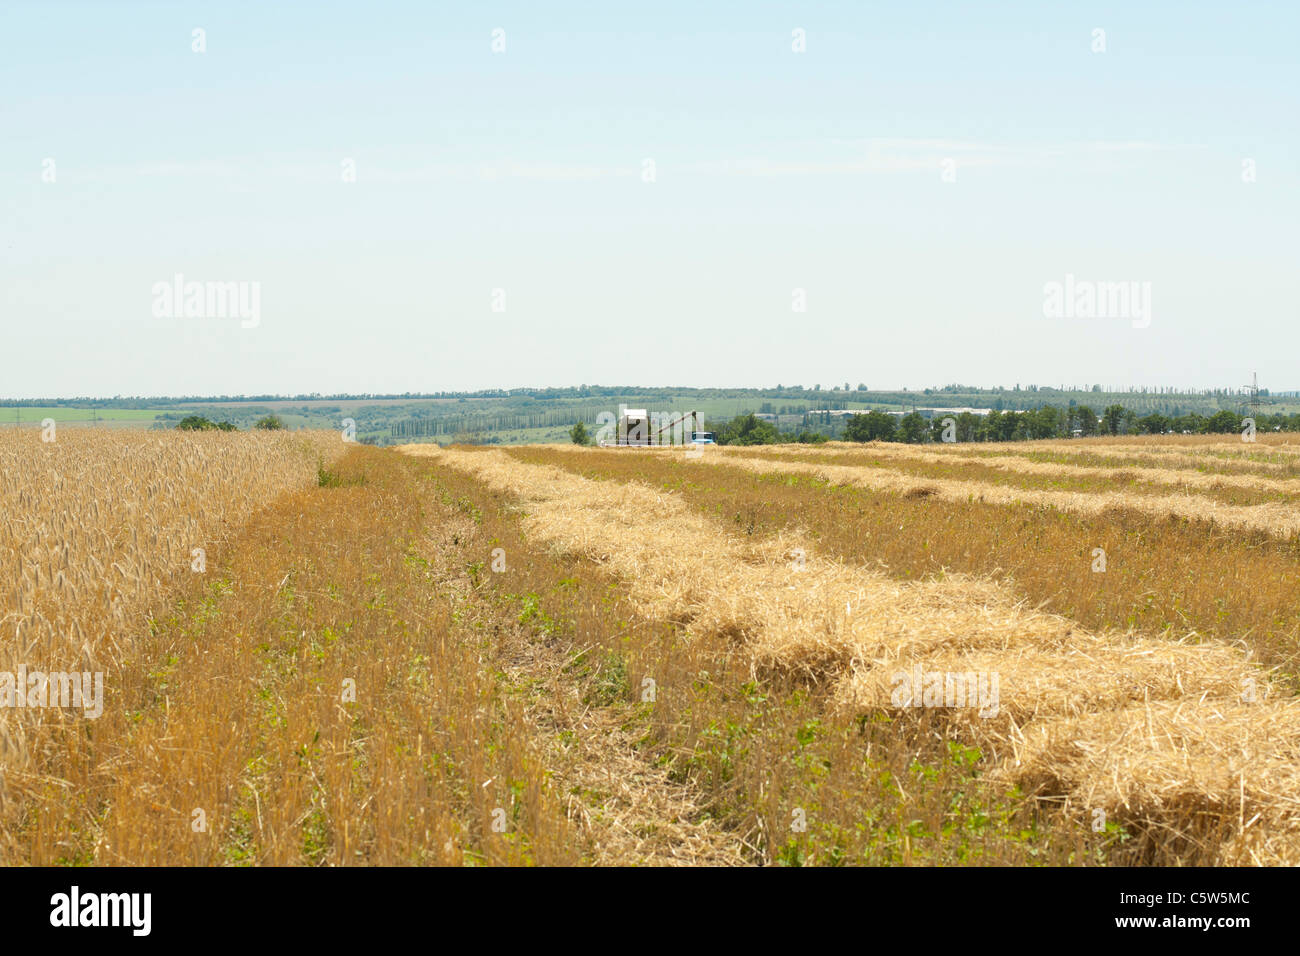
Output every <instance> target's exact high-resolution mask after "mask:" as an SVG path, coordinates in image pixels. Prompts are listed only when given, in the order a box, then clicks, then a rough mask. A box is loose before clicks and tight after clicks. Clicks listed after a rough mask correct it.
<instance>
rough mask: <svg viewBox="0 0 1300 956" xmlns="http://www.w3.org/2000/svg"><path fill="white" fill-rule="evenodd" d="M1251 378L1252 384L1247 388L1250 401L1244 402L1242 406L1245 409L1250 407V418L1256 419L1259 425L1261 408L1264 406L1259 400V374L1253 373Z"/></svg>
mask: <svg viewBox="0 0 1300 956" xmlns="http://www.w3.org/2000/svg"><path fill="white" fill-rule="evenodd" d="M1250 377H1251V384H1249V385H1247V386H1245V388H1246V394H1247V395H1248V396H1249V397H1250V401H1248V402H1243V403H1242V404H1243V406H1244V407H1248V408H1249V409H1250V417H1251V418H1253V419H1255V422H1256V424H1258V423H1259V408H1260V405H1262V404H1263V403H1262V402H1261V401H1260V400H1259V373H1258V372H1252V373H1251V376H1250Z"/></svg>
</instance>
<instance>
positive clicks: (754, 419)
mask: <svg viewBox="0 0 1300 956" xmlns="http://www.w3.org/2000/svg"><path fill="white" fill-rule="evenodd" d="M713 440H714V441H716V442H717V443H718V444H719V445H774V444H776V443H777V442H779V441H780V440H781V436H780V433H779V432H777V430H776V426H775V425H773V424H772V423H771V422H768V421H764V420H763V419H761V418H759V417H758V416H756V415H755V414H754V413H753V412H750V413H749V414H747V415H737V416H736V417H735V418H733V419H732V420H731V421H730V422H728V423H727V424H725V425H723V426H722V427H720V428H715V429H713Z"/></svg>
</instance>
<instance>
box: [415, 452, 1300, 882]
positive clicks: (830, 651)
mask: <svg viewBox="0 0 1300 956" xmlns="http://www.w3.org/2000/svg"><path fill="white" fill-rule="evenodd" d="M404 450H406V451H408V453H413V454H430V455H436V456H437V457H438V458H439V461H440V462H441V463H442V464H445V465H449V466H451V467H454V468H457V469H460V470H463V471H466V472H468V473H470V474H472V475H474V476H475V477H477V478H478V479H479V480H481V481H483V482H484V483H486V484H487V485H489V486H490V487H492V488H494V489H496V490H499V491H502V492H506V493H508V494H510V495H512V496H513V497H515V498H516V499H517V500H518V502H519V504H520V506H521V507H522V508H523V509H524V511H525V518H524V522H525V526H526V528H527V530H528V533H529V534H530V535H532V536H534V537H536V538H537V539H539V540H541V541H544V542H547V543H549V544H550V545H551V546H552V547H554V548H556V549H558V550H560V551H564V552H567V553H570V554H576V555H582V556H585V557H588V558H590V559H592V560H595V561H598V562H600V563H602V564H604V565H605V566H606V567H608V569H609V570H610V571H611V572H613V573H614V574H616V575H618V576H619V577H620V578H622V579H623V580H624V581H626V582H627V587H628V588H629V590H630V592H631V594H632V595H634V596H635V597H636V598H637V599H638V600H639V601H641V602H642V603H643V606H644V607H645V608H646V609H647V612H648V613H652V614H656V615H659V616H662V617H665V618H668V619H672V620H676V621H678V622H680V623H681V624H683V625H684V626H685V628H686V631H687V633H688V634H721V635H727V636H731V637H733V638H734V639H735V640H736V641H737V642H738V643H740V644H742V645H743V646H744V647H746V648H747V649H748V650H749V652H750V653H751V655H752V660H753V667H754V669H755V671H756V672H757V671H778V672H782V673H786V674H802V675H804V676H805V677H807V678H812V679H816V680H822V681H825V682H827V683H829V684H830V685H831V686H832V687H833V689H834V696H835V699H836V700H837V701H838V703H839V704H840V705H841V706H843V707H846V708H850V709H853V710H858V711H862V710H880V711H887V712H892V713H894V714H895V716H896V717H898V718H903V717H905V716H906V714H907V713H909V712H914V711H913V709H911V708H909V707H907V706H906V705H905V704H904V705H902V706H900V705H899V702H898V701H897V700H895V699H894V698H893V695H892V691H893V689H894V686H895V685H894V675H895V674H896V673H898V672H899V671H902V670H908V669H911V668H913V667H915V666H918V665H919V666H921V667H922V668H923V670H924V671H926V672H945V673H948V672H951V673H959V674H970V673H983V674H997V675H998V679H999V699H998V705H999V706H998V710H997V714H996V716H980V714H979V712H978V710H977V709H975V708H970V707H967V708H965V709H952V710H948V709H946V708H945V711H944V713H945V715H946V716H947V717H948V718H949V719H950V720H951V721H953V722H955V723H956V725H957V727H956V728H955V732H960V733H961V734H963V735H965V736H969V737H973V738H974V739H976V740H977V741H978V742H980V743H981V744H982V745H984V746H986V747H988V748H989V749H990V750H991V751H992V752H994V753H997V754H1000V755H1002V756H1003V757H1004V763H1003V764H1002V766H1001V769H1000V771H999V774H1000V776H1001V777H1003V778H1005V779H1006V780H1008V781H1009V782H1015V783H1017V784H1018V785H1020V786H1021V787H1022V788H1025V789H1026V790H1027V791H1028V792H1032V793H1035V794H1037V795H1039V796H1041V797H1044V798H1046V799H1049V800H1053V801H1060V802H1063V803H1064V804H1065V805H1066V806H1067V808H1068V809H1069V810H1071V811H1072V812H1075V813H1079V814H1086V813H1089V812H1091V811H1092V810H1093V809H1096V808H1103V809H1105V810H1106V811H1107V812H1108V813H1109V814H1110V815H1111V818H1112V819H1118V820H1122V821H1132V822H1137V823H1139V824H1140V825H1142V827H1143V828H1144V830H1145V831H1146V832H1148V833H1149V834H1159V835H1160V839H1163V840H1168V841H1189V840H1192V841H1197V840H1202V841H1203V840H1208V839H1214V840H1218V841H1220V842H1223V841H1227V842H1226V844H1225V847H1226V849H1225V852H1227V853H1228V854H1229V855H1230V856H1231V858H1232V859H1234V860H1240V861H1244V862H1252V861H1255V862H1278V861H1283V860H1285V861H1289V862H1300V771H1297V770H1296V769H1295V767H1296V766H1297V761H1296V757H1297V754H1296V740H1297V738H1300V706H1298V705H1296V704H1295V703H1294V702H1293V701H1291V700H1288V699H1286V693H1285V691H1284V690H1282V689H1281V688H1279V687H1275V686H1274V685H1272V684H1271V683H1270V681H1269V678H1268V675H1267V674H1265V673H1264V672H1263V671H1262V670H1261V669H1259V668H1258V667H1255V666H1254V665H1252V664H1251V663H1250V661H1249V659H1248V657H1247V655H1246V654H1245V653H1243V652H1241V651H1240V650H1238V649H1237V648H1235V647H1232V646H1229V645H1225V644H1223V643H1219V642H1206V643H1203V644H1194V643H1180V642H1176V641H1167V640H1151V639H1144V638H1141V637H1137V636H1134V635H1131V634H1113V633H1100V634H1097V633H1090V632H1087V631H1085V630H1083V629H1080V628H1079V627H1077V626H1075V625H1074V624H1072V623H1071V622H1070V621H1068V620H1066V619H1065V618H1062V617H1059V616H1056V615H1050V614H1045V613H1043V612H1041V611H1037V610H1035V609H1032V608H1028V607H1025V606H1024V605H1023V604H1021V603H1019V602H1017V601H1016V599H1015V597H1014V595H1013V594H1012V593H1011V592H1010V591H1009V590H1008V589H1007V588H1005V587H1003V586H1002V585H999V584H996V583H994V582H992V581H989V580H987V579H981V578H974V577H965V576H950V577H945V578H940V579H932V580H927V581H919V582H909V583H900V582H898V581H894V580H891V579H889V578H887V577H886V576H885V575H883V574H882V573H880V572H878V571H875V570H871V569H865V568H857V567H849V566H845V565H843V564H840V563H838V562H834V561H828V560H825V559H822V558H820V557H818V556H816V555H814V554H812V553H810V550H809V549H808V548H807V546H806V544H805V543H802V542H800V541H798V540H795V539H792V538H781V537H778V538H765V539H762V540H756V541H752V542H751V541H748V540H746V539H743V538H741V537H739V536H735V535H731V534H729V533H727V532H726V531H724V530H723V529H722V528H721V526H720V525H719V524H717V523H716V522H714V521H712V520H711V519H708V518H705V517H704V516H702V515H700V514H698V513H696V512H695V511H693V510H691V509H689V508H687V507H686V506H685V505H684V504H683V503H682V501H681V500H680V499H678V498H677V497H676V496H674V495H672V494H668V493H664V492H661V491H658V490H656V489H653V488H651V487H649V486H646V485H641V484H638V483H627V484H622V483H616V482H597V481H591V480H588V479H584V478H581V477H578V476H576V475H573V474H571V473H569V472H565V471H563V470H561V469H558V468H555V467H552V466H546V465H531V464H525V463H522V462H520V461H518V460H517V459H513V458H511V457H509V456H507V455H505V454H503V453H500V452H486V453H484V452H466V451H460V450H446V451H438V450H436V449H435V448H431V447H429V446H408V448H407V449H404ZM622 453H625V452H593V454H622ZM726 460H727V461H729V462H732V463H735V462H745V461H747V462H748V465H747V466H749V467H753V468H755V469H759V468H761V467H762V465H764V464H773V463H771V462H768V463H764V462H760V461H757V460H755V459H748V460H746V459H741V458H732V457H730V456H728V458H727V459H726ZM846 470H850V469H846ZM925 484H933V483H932V482H926V483H925ZM1243 697H1250V698H1252V699H1254V700H1255V701H1256V703H1243V702H1242V699H1243Z"/></svg>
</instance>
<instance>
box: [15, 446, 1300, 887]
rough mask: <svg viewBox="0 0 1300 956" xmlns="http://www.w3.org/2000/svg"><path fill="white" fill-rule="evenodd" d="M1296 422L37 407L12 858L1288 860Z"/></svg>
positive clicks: (25, 481)
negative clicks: (345, 420) (675, 426)
mask: <svg viewBox="0 0 1300 956" xmlns="http://www.w3.org/2000/svg"><path fill="white" fill-rule="evenodd" d="M1295 451H1296V449H1293V448H1291V447H1290V446H1288V445H1286V444H1285V443H1283V442H1282V441H1280V440H1278V439H1276V438H1275V437H1272V436H1261V441H1260V442H1259V443H1258V444H1255V445H1246V444H1245V443H1242V446H1240V447H1239V446H1238V445H1233V444H1230V443H1226V442H1223V441H1221V440H1220V441H1209V440H1200V441H1188V440H1178V439H1146V440H1142V441H1135V440H1115V439H1109V440H1084V441H1073V442H1039V443H1023V444H1017V445H1005V446H980V445H975V446H943V445H933V446H899V445H845V444H837V443H832V444H829V445H822V446H815V447H808V446H780V447H775V446H766V447H741V448H735V447H730V448H714V449H709V450H708V451H706V452H705V453H703V454H701V455H698V456H696V455H690V456H688V455H685V454H683V453H682V451H681V449H590V448H581V447H575V446H521V447H517V448H511V449H505V450H503V449H486V448H476V447H463V446H453V447H449V448H438V447H437V446H432V445H407V446H403V447H402V448H401V449H400V451H392V450H382V449H376V448H370V447H363V446H357V445H349V444H347V443H345V442H342V441H340V439H339V436H338V435H337V434H332V433H305V432H301V433H285V432H266V433H220V432H206V433H199V434H194V433H190V434H188V435H187V434H184V433H177V432H167V433H133V432H125V431H114V432H104V431H99V430H93V429H83V430H76V429H66V430H61V431H60V432H59V433H58V436H57V440H56V441H53V442H43V441H41V437H40V434H39V433H38V432H36V431H19V430H10V431H6V432H4V433H0V463H3V472H4V474H5V475H6V478H7V481H6V482H5V484H4V486H3V489H2V490H0V496H3V500H4V506H5V507H4V509H3V512H2V513H3V515H4V520H3V523H2V524H0V535H3V538H4V547H3V549H0V567H2V568H3V571H4V572H5V573H4V580H5V581H6V588H5V592H4V594H3V597H2V598H0V604H2V608H0V613H2V615H3V620H4V628H3V640H4V644H3V654H4V664H3V666H2V667H0V674H3V673H4V672H6V671H7V672H9V673H12V674H20V673H27V672H35V671H41V672H60V671H75V672H86V673H89V672H97V673H102V674H103V688H104V689H103V700H102V714H93V715H91V714H90V712H89V711H86V712H83V711H81V710H78V709H77V708H76V707H68V706H67V705H66V701H65V702H64V706H57V705H56V701H55V700H54V698H53V697H51V698H50V700H49V706H44V705H41V706H30V707H28V706H14V701H9V702H8V706H4V707H0V740H2V741H3V753H2V754H0V768H2V770H3V773H2V776H0V782H2V785H3V786H2V789H0V837H2V839H0V854H2V855H3V859H4V861H5V862H7V863H11V864H12V863H33V864H129V865H147V864H151V865H174V864H188V865H203V866H215V865H376V864H380V865H428V864H435V865H466V864H497V865H531V864H538V865H564V864H592V865H625V864H650V865H699V864H707V865H745V864H759V865H766V864H785V865H793V864H831V865H838V864H845V863H850V864H887V865H900V864H901V865H963V864H970V863H974V864H989V863H1009V864H1026V863H1035V864H1049V865H1095V864H1109V865H1137V864H1152V863H1156V864H1209V865H1239V864H1254V865H1275V864H1295V863H1300V774H1298V773H1297V771H1296V767H1297V766H1300V762H1298V761H1297V757H1300V753H1297V750H1298V749H1300V702H1297V699H1296V692H1297V682H1296V673H1297V660H1298V659H1300V655H1297V651H1296V648H1297V641H1300V600H1298V599H1297V598H1296V596H1295V594H1296V592H1295V587H1294V585H1295V582H1296V581H1297V580H1300V547H1298V545H1300V542H1298V541H1297V539H1296V535H1295V532H1296V530H1297V524H1296V522H1297V521H1300V510H1297V507H1296V502H1295V497H1294V496H1295V494H1296V492H1297V491H1300V477H1293V476H1292V472H1291V471H1290V469H1289V466H1288V462H1289V460H1290V459H1291V457H1293V456H1294V454H1295ZM1293 482H1294V483H1295V485H1296V487H1293V486H1292V483H1293ZM3 698H4V694H3V692H0V700H2V699H3Z"/></svg>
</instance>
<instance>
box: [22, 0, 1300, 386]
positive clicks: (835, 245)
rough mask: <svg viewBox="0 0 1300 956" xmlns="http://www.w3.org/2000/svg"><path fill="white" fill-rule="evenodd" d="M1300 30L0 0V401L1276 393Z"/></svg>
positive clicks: (725, 12) (1298, 291)
mask: <svg viewBox="0 0 1300 956" xmlns="http://www.w3.org/2000/svg"><path fill="white" fill-rule="evenodd" d="M196 31H201V32H199V33H196ZM1297 36H1300V4H1296V3H1294V2H1269V3H1264V2H1249V0H1245V2H1234V3H1232V4H1225V3H1221V2H1219V3H1201V2H1196V0H1191V2H1188V0H1182V2H1158V3H1157V2H1145V3H1144V2H1128V3H1074V2H1036V3H1021V2H1015V0H1000V2H996V3H995V2H961V3H955V2H954V3H925V2H916V3H898V2H887V3H886V2H879V3H877V2H801V3H790V2H787V3H772V2H763V0H748V2H725V0H719V2H699V0H696V2H674V0H663V2H656V3H651V4H611V3H608V2H601V3H577V2H568V3H544V2H532V3H522V2H520V3H505V2H475V3H472V4H467V3H458V4H453V3H442V2H385V0H371V2H367V3H355V2H312V3H305V2H304V3H277V4H268V3H262V2H241V0H225V2H221V3H198V2H195V3H188V2H126V0H118V2H114V0H95V2H72V0H43V2H31V0H0V333H2V334H3V338H2V339H0V342H3V344H0V397H3V398H21V397H59V396H61V397H69V396H86V395H93V396H104V397H107V396H114V395H207V394H265V393H276V394H299V393H310V392H320V393H323V394H330V393H338V392H351V393H401V392H408V391H411V392H422V391H438V390H464V389H478V388H518V387H527V386H539V387H540V386H565V385H578V384H620V385H643V386H701V387H763V386H772V385H776V384H778V383H780V384H785V385H792V384H803V385H807V386H811V385H813V384H817V383H824V384H826V385H829V384H831V383H840V384H842V383H844V382H846V381H847V382H850V383H852V384H854V385H856V384H858V383H865V384H866V385H867V386H868V387H870V388H873V389H885V388H891V389H892V388H922V387H926V386H939V385H944V384H948V383H962V384H968V385H980V386H993V385H1005V386H1007V387H1010V386H1012V385H1015V384H1021V385H1026V384H1037V385H1043V386H1046V385H1067V386H1069V385H1088V384H1092V383H1100V384H1102V385H1104V386H1114V387H1120V386H1127V385H1136V386H1181V387H1207V388H1208V387H1230V386H1240V385H1243V384H1245V383H1247V382H1249V381H1250V376H1251V374H1252V373H1256V372H1257V373H1258V375H1259V381H1260V384H1261V385H1262V386H1264V387H1271V388H1273V389H1274V390H1282V389H1289V388H1300V369H1298V368H1297V367H1296V362H1295V359H1296V357H1297V356H1300V305H1298V303H1300V268H1297V266H1298V265H1300V255H1298V254H1300V143H1298V140H1300V122H1298V120H1300V53H1298V52H1297V49H1296V45H1295V38H1296V37H1297ZM178 276H179V277H180V279H179V280H178V279H177V277H178ZM1067 277H1070V278H1069V279H1068V280H1067ZM177 281H179V282H180V283H181V293H182V294H181V297H180V301H174V300H175V298H176V297H175V296H174V295H172V294H170V292H168V291H165V290H171V289H173V288H175V285H176V283H177ZM1067 281H1068V283H1069V285H1068V288H1069V289H1071V290H1073V291H1072V292H1071V294H1070V299H1071V302H1072V304H1073V303H1074V302H1075V299H1074V296H1075V295H1084V296H1089V295H1091V292H1089V291H1087V290H1097V289H1101V288H1110V289H1111V290H1112V291H1113V290H1114V289H1117V288H1120V287H1119V286H1117V285H1111V286H1108V287H1102V286H1100V285H1099V284H1101V283H1110V284H1116V283H1125V284H1127V283H1133V284H1134V285H1131V286H1129V285H1125V286H1123V288H1124V289H1125V290H1131V291H1132V292H1133V295H1132V297H1131V299H1129V301H1128V302H1121V301H1120V300H1118V299H1114V300H1112V301H1111V303H1110V305H1111V308H1110V309H1109V310H1106V309H1101V308H1097V309H1093V310H1092V311H1091V312H1090V311H1089V308H1088V306H1087V304H1086V298H1085V299H1079V300H1077V301H1078V308H1072V309H1070V310H1069V312H1068V314H1061V313H1060V311H1059V310H1057V311H1055V312H1054V311H1053V310H1052V309H1051V308H1050V307H1049V306H1048V304H1047V303H1048V300H1049V291H1048V290H1049V289H1051V287H1052V283H1057V284H1059V285H1058V288H1066V287H1067V286H1066V283H1067ZM220 283H238V284H239V285H237V286H235V287H232V288H234V289H237V290H238V292H240V293H242V294H243V296H244V299H243V300H242V301H243V303H244V304H245V305H246V306H247V308H246V309H244V311H242V312H238V313H232V312H231V311H230V310H226V314H222V313H223V310H222V309H221V308H220V304H221V303H220V301H219V300H218V299H217V298H215V297H210V296H209V293H212V292H214V289H213V288H210V287H209V286H213V287H215V286H216V285H217V284H220ZM1079 290H1085V291H1083V292H1080V291H1079ZM195 291H197V292H198V295H197V296H196V295H193V293H194V292H195ZM1103 299H1104V296H1103ZM1099 301H1100V300H1099ZM1143 302H1146V303H1147V304H1148V307H1147V308H1143V307H1142V306H1141V303H1143ZM254 304H255V305H256V308H255V309H254V308H253V306H254Z"/></svg>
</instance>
